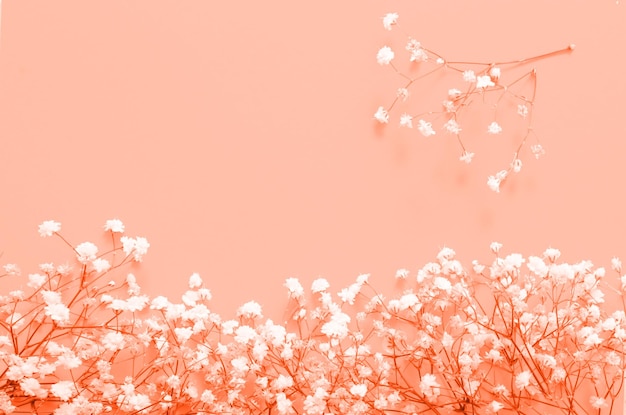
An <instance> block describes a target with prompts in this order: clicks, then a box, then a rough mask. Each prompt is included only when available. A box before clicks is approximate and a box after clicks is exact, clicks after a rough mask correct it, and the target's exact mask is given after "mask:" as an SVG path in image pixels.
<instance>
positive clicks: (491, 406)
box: [489, 401, 504, 414]
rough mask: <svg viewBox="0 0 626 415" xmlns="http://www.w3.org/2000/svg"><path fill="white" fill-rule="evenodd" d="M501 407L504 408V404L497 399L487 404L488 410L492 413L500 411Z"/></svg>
mask: <svg viewBox="0 0 626 415" xmlns="http://www.w3.org/2000/svg"><path fill="white" fill-rule="evenodd" d="M502 408H504V405H503V404H502V403H500V402H498V401H491V403H490V404H489V410H490V411H491V412H493V413H494V414H495V413H498V411H500V410H501V409H502Z"/></svg>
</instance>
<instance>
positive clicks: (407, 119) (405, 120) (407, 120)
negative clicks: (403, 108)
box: [400, 114, 413, 128]
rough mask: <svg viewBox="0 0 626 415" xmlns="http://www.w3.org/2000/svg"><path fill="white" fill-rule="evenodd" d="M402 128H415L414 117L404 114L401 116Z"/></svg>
mask: <svg viewBox="0 0 626 415" xmlns="http://www.w3.org/2000/svg"><path fill="white" fill-rule="evenodd" d="M400 127H408V128H413V117H411V116H410V115H409V114H402V115H401V116H400Z"/></svg>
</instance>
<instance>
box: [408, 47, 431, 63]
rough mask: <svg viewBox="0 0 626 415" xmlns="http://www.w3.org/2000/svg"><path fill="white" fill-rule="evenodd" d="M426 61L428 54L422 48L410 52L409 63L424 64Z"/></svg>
mask: <svg viewBox="0 0 626 415" xmlns="http://www.w3.org/2000/svg"><path fill="white" fill-rule="evenodd" d="M427 60H428V54H427V53H426V51H425V50H424V49H422V48H415V49H413V50H412V51H411V57H410V58H409V61H410V62H426V61H427Z"/></svg>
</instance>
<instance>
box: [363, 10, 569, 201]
mask: <svg viewBox="0 0 626 415" xmlns="http://www.w3.org/2000/svg"><path fill="white" fill-rule="evenodd" d="M383 26H384V28H385V29H387V30H392V29H393V28H394V27H399V25H398V14H397V13H388V14H386V15H385V16H384V17H383ZM574 48H575V46H574V45H573V44H571V45H569V46H568V47H566V48H564V49H560V50H556V51H553V52H549V53H545V54H542V55H538V56H533V57H530V58H525V59H519V60H514V61H503V62H491V63H485V62H461V61H453V60H448V59H445V58H444V57H443V56H442V55H440V54H439V53H436V52H435V51H433V50H430V49H428V48H426V47H424V46H423V45H422V44H421V43H420V42H418V41H417V40H415V39H414V38H412V37H410V36H408V41H407V43H406V45H405V48H404V49H405V52H406V53H407V55H408V61H409V62H410V63H411V64H412V68H411V69H412V70H417V74H415V75H409V74H406V73H404V72H402V71H400V70H399V69H398V67H397V66H396V65H395V64H394V59H396V53H395V51H394V50H393V49H392V48H391V47H389V46H383V47H382V48H380V49H379V50H378V53H377V55H376V60H377V61H378V63H379V64H380V65H383V66H389V67H391V68H392V69H393V70H394V71H395V73H396V74H398V75H399V76H400V77H402V79H403V80H404V84H403V85H402V86H401V87H400V88H398V90H397V91H396V95H395V97H394V98H393V100H392V102H391V104H389V105H388V106H379V107H378V109H377V110H376V112H375V114H374V118H375V119H376V120H377V121H378V122H380V123H383V124H387V123H389V121H390V113H391V111H392V110H393V109H394V107H396V106H397V105H398V104H399V103H400V102H405V101H407V100H408V99H409V98H410V96H411V89H412V88H413V87H414V86H415V84H416V83H417V82H418V81H421V80H423V79H425V78H428V77H429V76H431V75H434V74H436V73H440V72H446V73H451V74H452V75H453V76H454V77H455V79H456V80H457V81H459V82H456V83H455V85H458V84H462V85H464V86H457V87H454V88H450V89H449V90H448V91H447V94H446V95H445V96H443V97H442V106H441V108H440V109H438V110H433V111H428V112H423V113H419V114H412V113H408V112H403V113H402V114H401V115H400V116H399V125H400V126H401V127H406V128H413V127H416V128H417V130H418V131H419V132H420V133H421V135H423V136H424V137H431V136H434V135H436V134H437V133H438V132H443V133H445V134H450V135H452V136H454V137H456V139H457V142H458V144H459V147H460V153H461V155H460V156H459V159H460V160H461V161H463V162H465V163H471V161H472V159H473V158H474V155H475V154H474V153H473V152H471V151H470V150H469V149H468V147H467V146H466V143H465V142H464V141H463V139H462V133H461V132H462V131H463V128H462V124H463V123H462V118H463V115H464V113H465V112H466V111H467V109H468V107H469V106H470V105H471V104H472V103H474V102H475V98H476V97H479V98H480V100H481V101H483V102H484V100H485V99H486V96H487V95H494V96H495V97H496V98H495V102H494V104H493V108H494V109H493V119H492V121H491V122H490V123H489V124H488V125H485V128H484V130H483V131H481V132H479V133H481V134H489V135H500V134H502V133H503V128H502V126H501V125H500V123H499V122H498V115H499V104H500V103H501V102H502V101H503V100H504V99H505V98H509V99H512V100H513V101H514V102H515V103H516V108H517V115H518V116H519V117H520V118H521V119H522V120H523V122H524V123H525V132H524V133H523V134H522V136H521V138H520V140H519V144H518V145H517V148H516V149H515V151H514V152H513V157H512V159H511V162H510V163H509V165H508V166H507V167H506V168H504V169H502V170H500V171H499V172H497V173H496V174H494V175H493V176H489V178H488V180H487V185H488V186H489V188H490V189H491V190H493V191H495V192H499V191H500V185H501V184H502V183H503V182H504V181H505V180H506V178H507V177H508V176H509V174H510V173H511V172H514V173H518V172H519V171H520V170H521V168H522V160H521V151H522V149H523V148H524V146H525V145H527V144H528V143H527V142H528V139H529V138H530V137H531V135H532V136H533V138H534V143H532V144H530V150H531V152H532V154H533V155H534V156H535V157H536V158H537V159H538V158H540V157H541V156H542V155H543V154H544V153H545V150H544V148H543V146H542V145H541V143H540V142H539V139H538V137H537V136H536V134H535V133H534V131H533V128H532V116H533V105H534V103H535V95H536V92H537V72H536V70H535V69H534V68H533V69H530V70H529V71H527V72H526V73H524V74H523V75H521V76H519V77H517V78H515V79H512V80H509V81H505V78H506V77H505V74H506V73H507V70H508V69H510V68H513V67H518V66H521V65H525V64H529V63H532V62H534V61H537V60H540V59H545V58H549V57H551V56H555V55H557V54H560V53H564V52H569V51H572V50H574ZM525 82H529V83H530V94H527V95H525V94H523V92H522V89H521V85H523V84H524V83H525ZM436 122H437V123H436ZM434 123H436V125H435V124H434Z"/></svg>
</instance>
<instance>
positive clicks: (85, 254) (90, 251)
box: [75, 242, 98, 264]
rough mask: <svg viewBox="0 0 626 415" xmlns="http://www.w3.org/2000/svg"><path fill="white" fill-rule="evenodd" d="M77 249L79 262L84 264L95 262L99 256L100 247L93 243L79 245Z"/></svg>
mask: <svg viewBox="0 0 626 415" xmlns="http://www.w3.org/2000/svg"><path fill="white" fill-rule="evenodd" d="M75 249H76V256H77V258H78V261H79V262H80V263H82V264H86V263H87V262H89V261H93V260H94V259H96V255H97V254H98V247H97V246H96V245H95V244H94V243H92V242H83V243H81V244H78V245H77V246H76V248H75Z"/></svg>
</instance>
